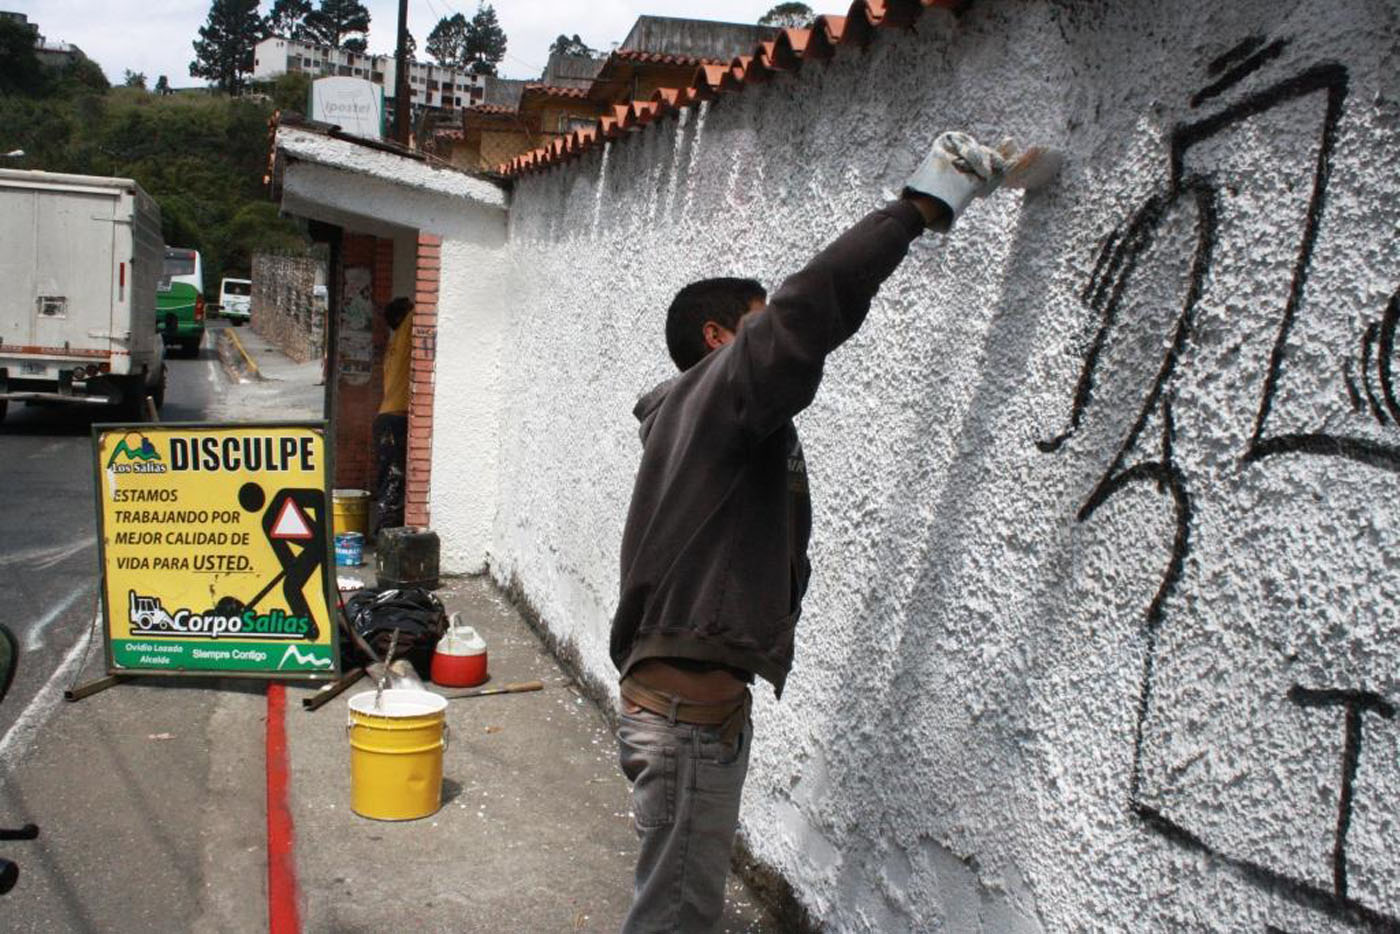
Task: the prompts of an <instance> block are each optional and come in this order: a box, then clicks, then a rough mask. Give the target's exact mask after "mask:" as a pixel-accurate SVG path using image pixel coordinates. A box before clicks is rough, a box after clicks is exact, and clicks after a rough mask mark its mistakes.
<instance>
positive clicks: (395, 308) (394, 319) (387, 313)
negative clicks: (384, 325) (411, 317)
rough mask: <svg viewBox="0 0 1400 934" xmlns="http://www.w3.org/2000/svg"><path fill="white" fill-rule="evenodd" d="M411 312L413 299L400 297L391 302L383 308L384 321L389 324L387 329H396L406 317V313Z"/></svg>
mask: <svg viewBox="0 0 1400 934" xmlns="http://www.w3.org/2000/svg"><path fill="white" fill-rule="evenodd" d="M412 310H413V299H411V298H405V297H403V296H402V295H400V296H399V297H398V298H396V299H394V300H393V301H392V302H390V303H389V304H387V305H385V306H384V320H385V321H388V322H389V327H391V328H396V327H398V326H399V324H400V323H401V322H402V321H403V319H404V318H407V317H408V313H409V312H410V311H412Z"/></svg>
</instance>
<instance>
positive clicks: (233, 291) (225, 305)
mask: <svg viewBox="0 0 1400 934" xmlns="http://www.w3.org/2000/svg"><path fill="white" fill-rule="evenodd" d="M252 311H253V282H252V280H251V279H225V280H224V281H223V282H222V283H220V284H219V314H221V315H223V316H224V317H225V318H227V319H228V320H230V321H232V322H233V323H234V324H242V323H243V322H245V321H247V320H249V319H250V318H252V316H253V315H252Z"/></svg>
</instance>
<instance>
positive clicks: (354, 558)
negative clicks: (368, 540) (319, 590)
mask: <svg viewBox="0 0 1400 934" xmlns="http://www.w3.org/2000/svg"><path fill="white" fill-rule="evenodd" d="M364 550H365V537H364V536H363V535H361V534H360V533H359V532H337V533H336V535H335V563H336V566H337V567H342V568H357V567H359V566H360V565H362V564H364V563H365V561H364Z"/></svg>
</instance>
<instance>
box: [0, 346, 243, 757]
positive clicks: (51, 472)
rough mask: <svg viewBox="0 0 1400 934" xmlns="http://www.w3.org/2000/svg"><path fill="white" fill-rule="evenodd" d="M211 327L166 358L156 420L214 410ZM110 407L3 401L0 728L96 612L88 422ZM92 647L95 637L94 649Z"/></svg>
mask: <svg viewBox="0 0 1400 934" xmlns="http://www.w3.org/2000/svg"><path fill="white" fill-rule="evenodd" d="M218 326H219V325H215V326H214V327H218ZM212 330H213V329H212V328H211V332H206V335H205V342H204V346H203V347H201V348H200V352H199V356H198V357H197V358H194V359H189V358H183V357H179V356H175V357H171V358H169V359H168V361H167V366H168V371H167V378H168V380H169V382H168V384H167V387H166V402H165V406H164V407H163V408H162V409H161V412H160V417H161V420H162V421H167V422H173V421H203V420H206V419H210V418H212V415H211V411H210V410H211V403H213V402H216V401H217V397H218V395H219V393H220V391H221V390H222V389H223V388H224V387H225V386H227V378H226V377H225V375H224V373H223V371H222V369H221V368H220V365H219V361H218V358H217V356H216V355H215V354H214V351H213V350H212V349H211V348H212V346H213V338H214V335H213V333H212ZM115 417H116V416H115V413H112V412H109V411H107V410H106V409H103V408H92V409H88V408H77V407H75V408H64V407H49V406H11V407H10V411H9V413H8V415H7V416H6V417H5V420H4V421H3V422H0V484H3V489H4V493H3V495H0V504H3V505H0V621H3V622H4V623H5V624H6V625H8V626H9V627H10V629H11V630H12V631H13V632H14V634H15V636H16V637H17V638H18V639H19V642H20V651H21V663H20V667H19V672H18V674H17V675H16V678H15V683H14V686H13V688H12V689H11V692H10V694H9V695H7V696H6V698H5V701H4V703H3V704H0V736H4V735H5V734H6V732H8V730H9V728H10V727H11V726H12V725H13V723H14V720H15V718H16V717H17V716H19V713H20V712H21V711H23V710H24V709H25V708H26V707H28V706H29V703H30V702H31V701H32V700H33V698H34V696H35V694H36V692H38V690H39V689H40V687H41V686H42V685H44V684H45V683H46V682H48V681H49V679H50V677H51V676H52V675H53V672H54V670H55V669H56V668H57V667H58V666H59V665H61V664H62V663H63V661H64V656H65V652H66V651H67V650H68V649H69V648H70V647H72V646H73V645H74V644H75V643H76V642H77V641H78V638H79V637H80V636H81V635H82V634H83V632H84V630H85V629H86V628H87V627H88V626H90V625H91V623H92V620H93V617H94V615H95V614H94V611H95V606H96V604H95V601H96V599H97V574H98V568H97V512H96V505H95V502H96V500H95V497H96V492H95V488H94V480H93V460H92V457H93V455H92V426H93V425H94V424H100V423H102V422H107V421H112V420H114V419H115ZM100 651H101V644H100V642H96V643H94V645H93V647H92V652H95V653H100Z"/></svg>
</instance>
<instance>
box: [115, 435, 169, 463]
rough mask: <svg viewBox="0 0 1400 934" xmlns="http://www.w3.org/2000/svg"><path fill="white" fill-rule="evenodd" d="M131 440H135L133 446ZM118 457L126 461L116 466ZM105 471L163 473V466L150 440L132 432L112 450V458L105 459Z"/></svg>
mask: <svg viewBox="0 0 1400 934" xmlns="http://www.w3.org/2000/svg"><path fill="white" fill-rule="evenodd" d="M133 438H135V439H136V443H135V444H134V445H133V444H132V439H133ZM119 457H124V458H126V460H125V461H124V462H123V463H120V464H118V463H117V458H119ZM107 469H108V470H110V471H112V472H113V473H165V464H163V463H161V458H160V452H159V451H157V450H156V446H155V445H154V444H152V443H151V439H150V438H147V437H146V436H145V435H143V434H137V433H135V432H132V433H130V434H128V435H127V436H126V437H124V438H122V439H121V440H120V441H118V442H117V446H116V447H115V448H113V449H112V456H111V457H109V458H107Z"/></svg>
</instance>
